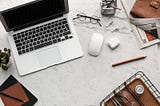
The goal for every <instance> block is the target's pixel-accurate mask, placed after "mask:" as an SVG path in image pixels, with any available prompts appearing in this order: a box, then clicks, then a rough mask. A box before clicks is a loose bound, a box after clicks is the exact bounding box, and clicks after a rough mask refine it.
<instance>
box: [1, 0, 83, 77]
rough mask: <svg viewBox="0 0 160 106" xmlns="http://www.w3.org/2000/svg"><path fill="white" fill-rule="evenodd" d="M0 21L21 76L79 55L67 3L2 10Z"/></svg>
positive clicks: (46, 0)
mask: <svg viewBox="0 0 160 106" xmlns="http://www.w3.org/2000/svg"><path fill="white" fill-rule="evenodd" d="M55 4H56V5H55ZM46 7H47V9H46ZM40 8H42V10H41V9H40ZM48 8H51V10H48ZM54 8H56V9H54ZM31 9H32V11H31ZM34 9H35V10H34ZM45 9H46V10H45ZM52 9H53V10H52ZM37 10H39V11H37ZM53 11H54V12H53ZM24 12H25V13H24ZM52 12H53V13H52ZM13 14H14V15H13ZM18 14H21V15H22V19H21V17H20V15H18ZM37 14H38V16H37ZM39 14H40V15H39ZM43 14H44V15H43ZM31 15H33V18H34V19H32V18H31V19H30V17H29V16H31ZM45 15H46V16H45ZM27 17H28V18H29V19H27ZM39 17H40V18H39ZM13 18H14V19H13ZM0 19H1V21H2V23H3V25H4V27H5V29H6V31H7V32H8V39H9V43H10V46H11V49H12V53H13V55H14V59H15V62H16V65H17V69H18V72H19V75H21V76H23V75H26V74H29V73H32V72H35V71H38V70H42V69H44V68H47V67H50V66H52V65H56V64H60V63H63V62H66V61H69V60H72V59H75V58H78V57H81V56H82V55H83V52H82V49H81V46H80V43H79V40H78V36H77V33H76V31H75V28H74V25H73V22H72V19H71V17H70V16H69V9H68V1H67V0H37V1H33V2H30V3H27V4H24V5H21V6H18V7H15V8H11V9H8V10H5V11H2V12H1V13H0ZM30 20H31V22H30ZM30 35H31V36H30Z"/></svg>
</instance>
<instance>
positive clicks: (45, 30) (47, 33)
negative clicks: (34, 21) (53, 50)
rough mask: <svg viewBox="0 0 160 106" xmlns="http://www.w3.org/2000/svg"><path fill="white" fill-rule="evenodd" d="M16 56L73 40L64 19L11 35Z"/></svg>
mask: <svg viewBox="0 0 160 106" xmlns="http://www.w3.org/2000/svg"><path fill="white" fill-rule="evenodd" d="M13 38H14V41H15V44H16V47H17V50H18V54H19V55H21V54H24V53H27V52H30V51H33V50H36V49H39V48H42V47H45V46H48V45H52V44H56V43H58V42H62V41H65V40H68V39H71V38H73V36H72V34H71V32H70V29H69V25H68V22H67V19H66V18H63V19H60V20H57V21H54V22H51V23H47V24H45V25H41V26H38V27H35V28H32V29H29V30H26V31H24V32H20V33H17V34H14V35H13Z"/></svg>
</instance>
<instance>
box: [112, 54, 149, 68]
mask: <svg viewBox="0 0 160 106" xmlns="http://www.w3.org/2000/svg"><path fill="white" fill-rule="evenodd" d="M146 57H147V56H140V57H137V58H132V59H129V60H124V61H121V62H118V63H115V64H112V67H115V66H118V65H121V64H125V63H129V62H133V61H136V60H141V59H144V58H146Z"/></svg>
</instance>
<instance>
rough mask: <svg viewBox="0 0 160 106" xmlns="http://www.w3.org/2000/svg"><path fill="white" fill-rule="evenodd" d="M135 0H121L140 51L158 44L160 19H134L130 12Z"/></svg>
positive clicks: (159, 41)
mask: <svg viewBox="0 0 160 106" xmlns="http://www.w3.org/2000/svg"><path fill="white" fill-rule="evenodd" d="M135 1H136V0H121V4H122V6H123V8H124V11H125V13H126V15H127V17H128V19H129V21H130V23H131V27H132V29H133V32H134V33H135V35H136V38H137V40H138V44H139V46H140V48H141V49H143V48H146V47H149V46H151V45H154V44H157V43H160V18H135V17H133V16H132V15H131V14H130V11H131V9H132V7H133V5H134V3H135Z"/></svg>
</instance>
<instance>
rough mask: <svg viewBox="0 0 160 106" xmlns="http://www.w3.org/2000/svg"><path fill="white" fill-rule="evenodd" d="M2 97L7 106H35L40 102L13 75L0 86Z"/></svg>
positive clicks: (0, 95)
mask: <svg viewBox="0 0 160 106" xmlns="http://www.w3.org/2000/svg"><path fill="white" fill-rule="evenodd" d="M0 97H1V99H2V102H3V103H4V104H5V106H9V105H10V106H11V104H12V106H33V105H34V104H35V103H36V102H37V100H38V99H37V98H36V97H35V96H34V95H33V94H32V93H31V92H30V91H29V90H27V89H26V88H25V87H24V86H23V85H22V84H21V83H20V82H19V81H18V80H16V79H15V78H14V77H13V76H12V75H10V76H9V77H8V79H7V80H6V81H5V82H4V83H3V84H2V85H1V86H0ZM18 100H19V101H18ZM20 100H22V101H20Z"/></svg>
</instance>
